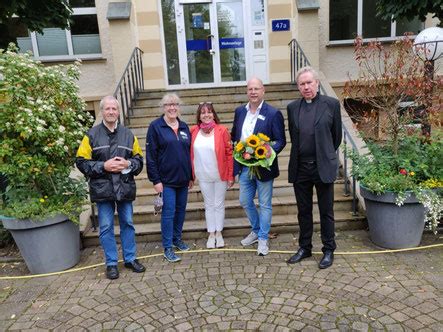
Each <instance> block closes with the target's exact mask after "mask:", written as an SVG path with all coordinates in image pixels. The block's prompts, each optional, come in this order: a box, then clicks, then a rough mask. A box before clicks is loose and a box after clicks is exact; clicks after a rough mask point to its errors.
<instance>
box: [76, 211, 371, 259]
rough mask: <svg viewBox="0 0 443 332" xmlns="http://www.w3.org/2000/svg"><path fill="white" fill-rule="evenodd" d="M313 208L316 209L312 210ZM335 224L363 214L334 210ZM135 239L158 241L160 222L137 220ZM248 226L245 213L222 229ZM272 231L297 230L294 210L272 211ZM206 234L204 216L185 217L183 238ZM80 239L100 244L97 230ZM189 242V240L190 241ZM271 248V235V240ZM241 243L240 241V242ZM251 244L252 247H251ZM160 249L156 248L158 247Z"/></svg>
mask: <svg viewBox="0 0 443 332" xmlns="http://www.w3.org/2000/svg"><path fill="white" fill-rule="evenodd" d="M314 211H315V210H314ZM334 213H335V228H336V230H337V231H342V230H352V229H362V228H365V227H366V223H365V217H364V216H363V215H357V216H353V215H352V214H351V213H350V212H349V211H340V210H336V211H335V212H334ZM313 218H314V228H315V230H318V229H319V226H320V216H319V214H318V212H317V211H315V212H314V215H313ZM135 230H136V241H137V242H146V241H149V242H151V241H160V240H161V230H160V223H144V224H136V225H135ZM250 230H251V226H250V224H249V221H248V220H247V218H246V217H237V218H226V219H225V224H224V230H223V236H224V237H233V236H245V235H247V234H248V233H249V232H250ZM271 232H275V233H288V232H289V233H298V221H297V216H296V214H295V213H291V214H285V215H273V216H272V226H271ZM115 235H116V238H117V241H118V242H120V227H119V226H115ZM206 237H207V229H206V223H205V222H204V221H203V220H187V221H186V222H185V224H184V226H183V239H184V240H191V239H202V238H203V239H204V238H206ZM82 242H83V245H84V246H85V247H89V246H96V245H100V241H99V238H98V231H96V232H94V231H93V230H92V229H91V230H89V231H87V232H85V233H83V234H82ZM189 244H192V243H189ZM270 246H271V249H272V239H271V240H270ZM239 247H240V243H239ZM251 248H253V247H251ZM161 250H162V249H161V248H159V251H161Z"/></svg>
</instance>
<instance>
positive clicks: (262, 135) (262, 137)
mask: <svg viewBox="0 0 443 332" xmlns="http://www.w3.org/2000/svg"><path fill="white" fill-rule="evenodd" d="M257 136H258V138H260V139H261V140H262V141H265V142H269V140H270V138H269V137H268V136H266V135H265V134H262V133H258V134H257Z"/></svg>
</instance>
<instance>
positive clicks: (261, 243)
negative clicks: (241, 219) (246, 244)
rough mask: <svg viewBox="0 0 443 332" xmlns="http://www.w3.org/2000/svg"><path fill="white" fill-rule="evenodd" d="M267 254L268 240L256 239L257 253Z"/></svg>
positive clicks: (260, 254)
mask: <svg viewBox="0 0 443 332" xmlns="http://www.w3.org/2000/svg"><path fill="white" fill-rule="evenodd" d="M267 254H269V247H268V240H258V247H257V255H259V256H266V255H267Z"/></svg>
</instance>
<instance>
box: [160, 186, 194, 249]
mask: <svg viewBox="0 0 443 332" xmlns="http://www.w3.org/2000/svg"><path fill="white" fill-rule="evenodd" d="M187 203H188V187H179V188H175V187H166V186H165V185H163V208H162V221H161V223H162V244H163V248H165V249H167V248H172V244H173V243H176V242H178V241H180V240H181V238H182V230H183V223H184V222H185V214H186V204H187Z"/></svg>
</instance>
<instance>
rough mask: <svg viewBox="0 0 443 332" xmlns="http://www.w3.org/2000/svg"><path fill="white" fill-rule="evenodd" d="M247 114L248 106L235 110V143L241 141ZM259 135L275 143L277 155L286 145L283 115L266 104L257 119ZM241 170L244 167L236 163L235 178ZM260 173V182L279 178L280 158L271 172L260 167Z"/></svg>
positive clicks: (233, 133) (264, 103) (233, 132)
mask: <svg viewBox="0 0 443 332" xmlns="http://www.w3.org/2000/svg"><path fill="white" fill-rule="evenodd" d="M246 113H247V110H246V105H242V106H240V107H237V108H236V110H235V116H234V124H233V126H232V130H231V139H232V141H233V142H238V141H240V140H241V132H242V127H243V122H244V121H245V117H246ZM258 133H262V134H265V135H266V136H268V137H269V138H270V139H271V142H274V143H275V144H274V145H273V146H272V148H273V149H274V150H275V153H277V154H279V153H280V151H281V150H283V148H284V147H285V145H286V136H285V122H284V119H283V114H282V113H281V112H280V111H279V110H278V109H276V108H274V107H272V106H271V105H269V104H268V103H266V102H263V105H262V108H261V109H260V116H259V118H258V119H257V123H256V124H255V127H254V134H258ZM241 169H242V165H240V164H239V163H238V162H236V161H234V176H235V175H237V174H238V173H240V171H241ZM259 172H260V179H259V180H260V181H269V180H272V179H274V178H276V177H277V176H279V175H280V171H279V169H278V157H275V159H274V162H273V163H272V166H271V170H270V171H268V170H267V169H266V168H264V167H260V168H259Z"/></svg>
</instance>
